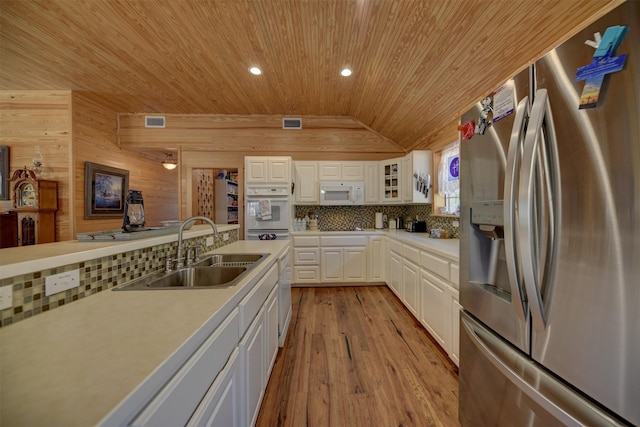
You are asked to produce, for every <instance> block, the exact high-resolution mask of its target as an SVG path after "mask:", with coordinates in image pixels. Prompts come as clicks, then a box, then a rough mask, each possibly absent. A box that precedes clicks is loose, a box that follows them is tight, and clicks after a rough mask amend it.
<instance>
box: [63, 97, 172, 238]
mask: <svg viewBox="0 0 640 427" xmlns="http://www.w3.org/2000/svg"><path fill="white" fill-rule="evenodd" d="M73 132H74V134H73V155H74V162H73V171H74V178H75V201H76V203H75V206H74V209H75V215H76V225H77V226H76V232H88V231H99V230H116V229H119V228H120V227H122V218H118V219H104V220H95V219H91V220H85V219H84V168H85V162H92V163H99V164H103V165H106V166H111V167H115V168H120V169H126V170H128V171H129V188H130V189H134V190H140V191H142V197H143V198H144V206H145V219H146V221H147V225H150V226H154V225H160V222H161V221H163V220H171V219H178V183H179V175H178V171H177V170H173V171H169V170H166V169H165V168H163V167H162V164H161V161H160V160H158V159H157V158H155V157H152V156H146V155H144V154H142V153H139V152H133V151H130V150H125V149H122V148H121V147H118V145H117V143H116V140H117V114H116V113H115V112H113V111H111V110H109V109H107V108H105V107H103V106H101V105H99V104H97V103H95V102H93V101H91V100H90V99H89V98H88V97H85V96H83V95H81V94H78V93H76V92H74V94H73Z"/></svg>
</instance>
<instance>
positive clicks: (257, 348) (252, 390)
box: [240, 308, 266, 426]
mask: <svg viewBox="0 0 640 427" xmlns="http://www.w3.org/2000/svg"><path fill="white" fill-rule="evenodd" d="M264 328H265V324H264V308H263V309H261V310H260V312H259V313H258V315H257V316H256V318H255V320H254V321H253V323H252V324H251V326H249V329H248V330H247V332H246V334H245V336H244V338H243V339H242V341H240V354H241V355H242V372H243V375H244V379H243V386H244V387H243V388H244V399H245V405H244V408H243V412H244V414H243V415H244V420H246V422H244V423H243V425H247V426H250V425H251V426H252V425H254V424H255V422H256V420H257V419H258V412H259V410H260V403H261V402H262V397H263V396H264V389H265V384H264V377H265V376H266V370H265V367H266V366H265V365H266V363H265V360H266V343H265V338H266V336H265V333H264Z"/></svg>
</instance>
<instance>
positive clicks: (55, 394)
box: [0, 227, 290, 427]
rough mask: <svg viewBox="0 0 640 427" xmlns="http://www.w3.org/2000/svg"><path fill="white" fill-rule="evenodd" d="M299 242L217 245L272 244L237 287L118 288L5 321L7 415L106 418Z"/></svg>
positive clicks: (48, 421)
mask: <svg viewBox="0 0 640 427" xmlns="http://www.w3.org/2000/svg"><path fill="white" fill-rule="evenodd" d="M194 228H195V227H194ZM220 228H221V229H222V227H220ZM209 230H210V229H209ZM204 231H206V229H205V230H204ZM204 231H203V232H204ZM221 231H222V230H221ZM198 232H199V231H198V230H194V231H191V233H198ZM185 235H186V233H185ZM193 235H194V234H190V235H189V237H193ZM162 237H163V238H164V237H166V236H162ZM173 238H174V239H175V236H173ZM158 239H160V237H158ZM134 243H135V242H126V243H120V245H123V246H126V247H127V249H126V250H129V246H128V245H131V244H134ZM146 243H147V245H148V243H149V242H148V240H147V242H146ZM289 243H290V242H288V241H282V240H274V241H238V242H235V243H232V244H230V245H227V246H224V247H222V248H220V249H216V250H215V251H213V252H212V253H243V252H244V253H269V254H270V255H269V256H268V257H267V258H266V259H265V260H264V261H263V262H261V263H260V264H259V265H258V266H256V267H255V268H254V269H253V270H252V271H251V272H250V273H249V274H248V275H247V277H246V279H245V280H244V281H243V282H242V283H241V284H239V285H237V286H236V287H234V288H230V289H202V290H199V289H190V290H160V291H118V292H113V291H112V290H108V291H103V292H100V293H98V294H96V295H92V296H90V297H87V298H84V299H82V300H80V301H76V302H74V303H72V304H68V305H65V306H63V307H59V308H57V309H55V310H51V311H48V312H46V313H42V314H39V315H38V316H34V317H33V318H30V319H26V320H23V321H21V322H17V323H16V324H13V325H9V326H7V327H4V328H1V329H0V372H1V376H0V425H2V426H7V427H9V426H14V425H16V426H44V425H47V426H73V425H77V426H88V425H95V424H97V423H98V422H99V421H100V420H101V419H102V418H103V417H104V416H105V415H106V414H107V413H109V411H111V410H112V409H113V408H114V407H115V406H116V405H118V403H119V402H120V401H122V400H123V399H124V398H125V397H126V396H127V395H128V394H129V393H130V392H131V391H132V390H134V389H135V388H136V387H137V386H138V385H139V384H140V383H141V382H142V381H144V379H145V378H146V377H147V376H148V375H149V374H151V373H152V372H153V371H154V369H156V368H157V367H158V366H159V365H161V364H162V363H163V362H164V361H165V360H167V358H168V357H169V356H171V355H172V353H173V352H174V351H175V350H176V349H177V348H179V347H180V346H181V345H182V344H183V343H184V342H185V341H186V340H187V339H189V337H190V336H191V335H192V334H193V333H194V332H195V331H196V330H197V329H198V328H200V327H201V326H202V325H203V324H205V322H206V323H208V324H211V323H212V322H213V323H216V324H219V323H220V322H221V321H222V320H224V318H225V317H226V316H227V315H228V314H229V313H230V312H231V310H232V309H233V308H234V307H235V306H237V304H238V303H239V301H240V300H241V299H242V298H243V297H244V296H245V295H246V294H247V293H248V292H249V290H250V289H251V288H252V287H253V285H254V284H255V283H256V282H257V281H258V279H259V278H260V277H262V275H264V274H265V273H266V271H267V269H268V268H269V267H270V266H272V265H273V264H274V263H275V262H276V260H277V257H278V255H279V254H280V253H281V252H282V250H283V249H285V248H286V247H287V246H288V244H289ZM77 244H78V245H80V246H81V247H86V246H85V245H87V243H77ZM89 245H93V244H92V243H89ZM97 245H99V246H101V247H94V248H93V250H94V251H100V250H105V248H110V247H112V245H114V244H113V243H108V244H105V243H100V244H97ZM115 245H118V244H115ZM123 246H119V248H118V250H122V247H123ZM72 253H74V252H70V253H68V254H66V255H70V254H72Z"/></svg>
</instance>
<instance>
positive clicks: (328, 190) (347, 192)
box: [320, 181, 364, 206]
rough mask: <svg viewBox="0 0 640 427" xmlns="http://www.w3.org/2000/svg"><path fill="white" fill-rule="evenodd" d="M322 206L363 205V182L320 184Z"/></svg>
mask: <svg viewBox="0 0 640 427" xmlns="http://www.w3.org/2000/svg"><path fill="white" fill-rule="evenodd" d="M320 204H321V205H330V206H345V205H347V206H348V205H363V204H364V183H363V182H346V181H345V182H335V181H326V182H321V183H320Z"/></svg>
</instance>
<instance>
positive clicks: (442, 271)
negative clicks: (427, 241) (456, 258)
mask: <svg viewBox="0 0 640 427" xmlns="http://www.w3.org/2000/svg"><path fill="white" fill-rule="evenodd" d="M420 261H421V262H420V265H421V266H422V268H424V269H426V270H427V271H430V272H432V273H434V274H437V275H438V276H440V277H443V278H445V279H446V280H449V276H450V272H449V261H446V260H444V259H442V258H438V257H436V256H433V255H431V254H429V253H427V252H421V253H420Z"/></svg>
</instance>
